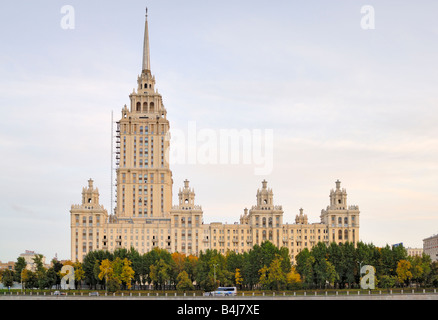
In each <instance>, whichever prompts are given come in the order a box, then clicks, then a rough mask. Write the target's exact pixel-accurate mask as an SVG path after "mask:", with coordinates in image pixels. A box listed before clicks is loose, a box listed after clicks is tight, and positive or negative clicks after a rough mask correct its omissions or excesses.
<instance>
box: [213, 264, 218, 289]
mask: <svg viewBox="0 0 438 320" xmlns="http://www.w3.org/2000/svg"><path fill="white" fill-rule="evenodd" d="M217 266H218V264H213V268H214V283H215V285H216V267H217Z"/></svg>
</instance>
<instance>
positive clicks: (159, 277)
mask: <svg viewBox="0 0 438 320" xmlns="http://www.w3.org/2000/svg"><path fill="white" fill-rule="evenodd" d="M150 269H151V271H150V278H151V280H152V281H153V282H154V284H155V287H156V288H158V287H161V288H162V289H164V284H165V283H166V281H168V280H169V279H170V275H169V271H170V267H169V265H168V264H167V263H166V262H165V261H164V260H163V259H160V260H158V261H157V262H156V263H155V264H153V265H152V266H151V267H150Z"/></svg>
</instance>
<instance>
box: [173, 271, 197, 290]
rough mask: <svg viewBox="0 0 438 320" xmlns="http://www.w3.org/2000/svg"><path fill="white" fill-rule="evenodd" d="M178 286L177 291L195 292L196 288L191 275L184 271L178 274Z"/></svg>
mask: <svg viewBox="0 0 438 320" xmlns="http://www.w3.org/2000/svg"><path fill="white" fill-rule="evenodd" d="M177 282H178V284H177V285H176V289H177V290H180V291H187V290H193V289H194V286H193V283H192V281H191V280H190V279H189V275H188V273H187V272H185V271H184V270H183V271H181V272H180V273H179V274H178V277H177Z"/></svg>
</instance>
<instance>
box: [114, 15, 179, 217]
mask: <svg viewBox="0 0 438 320" xmlns="http://www.w3.org/2000/svg"><path fill="white" fill-rule="evenodd" d="M129 98H130V106H129V107H127V106H126V105H125V106H124V108H123V109H122V118H121V119H120V121H118V122H117V129H116V139H117V140H116V166H117V167H116V179H117V187H116V190H117V193H116V199H117V200H116V202H117V204H116V208H115V212H114V216H113V218H114V217H115V218H116V219H117V220H119V219H134V220H137V219H144V218H147V219H152V220H154V219H160V218H168V217H169V211H170V209H171V205H172V184H173V181H172V172H171V170H170V168H169V162H168V157H167V154H168V150H169V139H168V138H167V137H168V132H169V121H168V120H167V116H166V114H167V111H166V109H165V107H164V104H163V99H162V97H161V95H160V94H159V93H158V91H157V90H156V89H155V76H153V75H152V73H151V63H150V50H149V30H148V19H147V9H146V20H145V31H144V43H143V63H142V70H141V74H140V75H139V76H138V78H137V89H135V88H134V89H133V92H132V93H131V94H130V95H129Z"/></svg>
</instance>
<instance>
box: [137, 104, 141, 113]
mask: <svg viewBox="0 0 438 320" xmlns="http://www.w3.org/2000/svg"><path fill="white" fill-rule="evenodd" d="M137 111H138V112H140V111H141V102H137Z"/></svg>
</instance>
